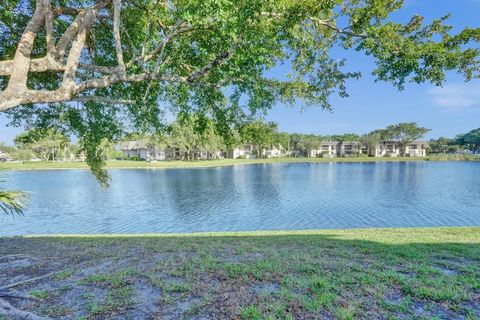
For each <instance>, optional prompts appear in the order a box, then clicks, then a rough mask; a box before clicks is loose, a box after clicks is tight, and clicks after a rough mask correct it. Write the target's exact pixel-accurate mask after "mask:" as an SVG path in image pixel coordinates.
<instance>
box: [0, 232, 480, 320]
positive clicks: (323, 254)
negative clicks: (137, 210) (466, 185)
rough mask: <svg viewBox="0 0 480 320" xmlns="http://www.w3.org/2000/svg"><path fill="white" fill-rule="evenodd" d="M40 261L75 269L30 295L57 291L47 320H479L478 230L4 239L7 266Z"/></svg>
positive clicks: (17, 273)
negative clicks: (52, 317)
mask: <svg viewBox="0 0 480 320" xmlns="http://www.w3.org/2000/svg"><path fill="white" fill-rule="evenodd" d="M42 252H44V253H47V252H48V253H49V254H48V256H47V254H45V255H46V256H45V257H44V258H45V259H46V261H56V264H57V265H59V268H60V269H61V270H63V269H66V268H68V267H71V269H68V270H71V271H69V272H65V273H61V274H60V276H59V275H57V276H55V277H52V279H45V280H44V282H43V283H35V284H32V285H31V287H25V290H28V291H27V292H34V291H35V290H36V291H40V290H44V291H45V290H46V289H45V288H47V289H48V293H46V292H47V291H45V292H41V293H38V297H39V298H40V297H41V298H42V299H48V300H46V301H48V303H49V310H50V311H48V312H47V311H45V310H43V309H41V308H36V307H35V305H32V308H33V309H32V310H31V311H35V312H40V313H41V312H44V313H43V315H49V314H53V312H52V311H51V310H54V309H55V306H57V307H58V310H60V308H59V307H62V308H63V310H65V312H67V311H68V310H74V311H72V312H78V313H75V314H71V315H67V317H68V316H70V317H72V318H81V317H87V318H88V317H90V318H96V317H100V318H109V317H110V316H117V317H124V318H130V317H131V318H134V317H135V316H137V317H140V318H141V317H142V316H144V314H142V313H141V311H140V310H144V309H145V308H146V307H145V303H150V307H149V308H150V309H149V310H151V308H153V309H155V310H156V311H155V312H154V315H155V316H157V317H158V318H164V317H167V316H170V317H174V318H180V319H181V318H242V319H296V318H333V319H356V318H359V317H360V318H385V319H394V318H407V319H410V318H425V319H430V318H436V317H437V318H465V319H477V318H480V307H479V305H478V304H477V302H476V301H478V300H479V299H480V268H479V267H478V266H479V265H480V228H479V227H464V228H398V229H352V230H309V231H258V232H222V233H196V234H155V235H150V234H143V235H83V236H76V235H71V236H67V235H63V236H32V237H13V238H8V237H4V238H0V255H1V254H15V253H23V254H28V255H36V256H37V257H38V258H40V259H41V258H42V256H39V254H40V255H41V253H42ZM72 261H79V262H81V261H91V264H90V265H89V266H88V268H87V269H85V270H87V271H85V270H82V269H81V268H74V267H73V266H71V264H72ZM62 263H63V264H65V265H62ZM27 271H28V270H27ZM27 271H23V272H27ZM28 272H31V271H28ZM21 274H22V270H14V271H12V272H11V273H10V276H12V277H14V276H20V275H21ZM31 276H34V274H32V275H31ZM59 279H60V280H59ZM56 281H62V285H63V286H67V285H68V286H70V287H72V289H70V290H69V294H68V296H69V298H68V299H69V300H68V301H66V300H62V299H63V298H62V297H63V294H61V292H60V288H59V286H58V285H55V282H56ZM49 282H51V283H53V284H54V285H52V287H49ZM142 290H143V291H142ZM142 292H143V294H142ZM146 294H147V296H148V297H149V298H148V299H147V300H145V295H146ZM75 296H76V297H77V298H75ZM58 314H60V311H58Z"/></svg>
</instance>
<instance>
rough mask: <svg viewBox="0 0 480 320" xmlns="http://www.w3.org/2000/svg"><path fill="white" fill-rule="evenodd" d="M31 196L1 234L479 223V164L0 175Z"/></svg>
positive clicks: (3, 221) (4, 221) (1, 225)
mask: <svg viewBox="0 0 480 320" xmlns="http://www.w3.org/2000/svg"><path fill="white" fill-rule="evenodd" d="M6 175H7V177H6V178H7V181H8V185H7V187H9V188H15V189H21V190H26V191H29V192H30V201H29V203H28V210H27V211H26V212H25V216H17V217H15V218H12V217H2V218H0V235H18V234H43V233H148V232H193V231H232V230H268V229H316V228H356V227H398V226H405V227H407V226H462V225H480V183H479V181H480V163H475V162H443V163H442V162H389V163H310V164H309V163H303V164H299V163H296V164H259V165H238V166H231V167H221V168H202V169H198V168H197V169H171V170H112V171H111V175H112V179H113V180H112V184H111V187H110V188H109V189H107V190H102V189H101V188H100V187H99V186H98V184H97V183H96V181H95V180H94V179H93V177H92V176H91V175H90V173H89V172H88V171H84V170H62V171H16V172H8V173H6Z"/></svg>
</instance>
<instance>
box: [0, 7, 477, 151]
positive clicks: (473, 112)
mask: <svg viewBox="0 0 480 320" xmlns="http://www.w3.org/2000/svg"><path fill="white" fill-rule="evenodd" d="M447 13H452V16H451V18H450V19H449V22H450V24H452V25H453V26H455V29H456V30H457V31H458V30H459V29H462V28H463V27H465V26H471V27H479V24H480V22H479V21H480V19H479V17H480V0H460V1H459V0H406V4H405V7H404V8H403V9H402V10H401V11H400V12H399V13H398V14H396V15H395V17H394V19H395V20H397V21H403V22H406V21H408V20H409V19H410V17H411V16H412V15H413V14H420V15H423V16H425V20H426V21H430V20H431V19H433V18H438V17H441V16H443V15H446V14H447ZM338 56H339V57H342V56H343V57H345V58H347V67H348V69H349V70H355V71H361V72H362V74H363V77H362V78H361V79H360V80H352V81H349V82H348V86H347V88H348V92H349V94H350V96H349V97H348V98H339V97H338V96H332V99H331V103H332V105H333V108H334V109H333V110H332V111H331V112H330V111H325V110H322V109H321V108H316V107H309V108H306V109H304V110H303V111H302V110H301V106H297V107H294V108H291V107H286V106H283V105H281V104H278V105H276V106H275V107H274V108H273V109H272V110H270V112H269V113H268V115H267V117H266V119H267V120H269V121H275V122H277V123H278V124H279V128H280V130H281V131H286V132H301V133H314V134H323V135H326V134H337V133H345V132H354V133H359V134H361V133H365V132H369V131H371V130H374V129H377V128H383V127H385V126H387V125H389V124H394V123H398V122H411V121H415V122H417V123H418V124H419V125H422V126H424V127H427V128H430V129H432V131H431V132H430V133H429V134H428V135H427V136H426V138H436V137H439V136H447V137H453V136H455V135H456V134H458V133H463V132H466V131H469V130H472V129H475V128H478V127H480V80H475V81H471V82H469V83H465V82H464V81H463V79H462V78H461V77H459V76H457V75H456V74H454V73H452V74H449V75H448V78H447V82H446V83H445V85H444V86H443V87H441V88H439V87H435V86H432V85H429V84H423V85H407V86H406V88H405V90H404V91H401V92H400V91H398V90H397V89H395V88H393V87H392V86H391V85H390V84H386V83H381V82H378V83H375V82H374V81H373V77H371V76H370V74H369V73H370V72H371V70H372V69H373V63H372V60H371V59H370V58H369V57H366V56H364V55H363V54H361V53H356V52H346V51H338ZM285 71H286V70H282V68H280V67H279V68H277V69H276V70H275V71H274V73H277V74H278V75H279V76H280V75H281V74H284V73H285ZM7 123H8V119H6V118H5V116H4V115H2V114H0V141H3V142H6V143H7V144H11V141H12V139H13V137H14V136H15V135H17V134H18V133H20V132H21V131H22V129H21V128H11V127H7Z"/></svg>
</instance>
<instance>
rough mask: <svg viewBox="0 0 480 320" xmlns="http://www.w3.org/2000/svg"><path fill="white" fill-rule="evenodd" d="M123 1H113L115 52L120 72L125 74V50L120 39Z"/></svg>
mask: <svg viewBox="0 0 480 320" xmlns="http://www.w3.org/2000/svg"><path fill="white" fill-rule="evenodd" d="M121 6H122V1H121V0H113V37H114V39H115V51H116V54H117V61H118V66H119V69H120V72H121V73H123V74H125V73H126V68H125V62H124V61H123V49H122V41H121V38H120V11H121Z"/></svg>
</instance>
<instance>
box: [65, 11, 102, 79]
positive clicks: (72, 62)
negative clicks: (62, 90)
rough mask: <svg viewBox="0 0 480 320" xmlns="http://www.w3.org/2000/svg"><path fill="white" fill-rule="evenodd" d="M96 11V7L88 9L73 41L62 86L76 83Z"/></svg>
mask: <svg viewBox="0 0 480 320" xmlns="http://www.w3.org/2000/svg"><path fill="white" fill-rule="evenodd" d="M96 13H97V12H96V9H95V8H92V9H89V10H87V11H86V13H85V18H84V21H83V23H82V25H81V26H80V28H79V30H78V34H77V38H76V39H75V41H74V42H73V43H72V47H71V48H70V52H69V54H68V60H67V64H66V66H65V73H64V75H63V83H62V86H64V87H73V85H74V84H75V76H76V73H77V68H78V63H79V60H80V55H81V53H82V50H83V47H84V46H85V40H86V38H87V32H88V30H89V28H90V26H91V25H92V24H93V21H94V19H95V16H96Z"/></svg>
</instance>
